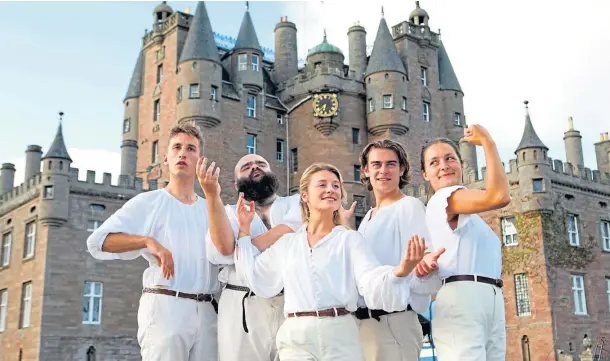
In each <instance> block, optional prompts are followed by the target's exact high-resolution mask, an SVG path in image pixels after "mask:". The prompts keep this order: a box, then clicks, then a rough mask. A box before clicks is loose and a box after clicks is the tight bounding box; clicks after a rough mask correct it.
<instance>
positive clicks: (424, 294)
mask: <svg viewBox="0 0 610 361" xmlns="http://www.w3.org/2000/svg"><path fill="white" fill-rule="evenodd" d="M372 212H373V209H370V210H369V211H368V212H367V214H366V216H365V217H364V219H363V220H362V222H361V223H360V226H359V227H358V232H360V233H362V234H363V235H364V238H365V240H366V242H367V244H368V246H369V248H370V249H371V250H372V251H373V253H374V254H375V257H377V259H378V260H379V262H380V263H381V264H383V265H390V266H398V265H399V264H400V261H401V259H402V257H403V256H404V254H405V251H406V247H407V245H408V241H409V239H410V238H411V237H413V236H414V235H418V236H419V237H420V238H421V237H424V239H425V241H426V246H428V251H430V252H432V251H433V245H432V242H431V240H430V235H429V232H428V228H427V227H426V207H425V206H424V204H423V203H422V202H421V201H420V200H419V199H417V198H414V197H410V196H405V197H403V198H402V199H400V200H398V201H396V202H394V203H392V204H390V205H389V206H386V207H382V208H380V209H379V210H378V211H377V213H376V214H375V217H373V218H371V214H372ZM441 257H443V256H441ZM440 288H441V280H440V277H439V274H438V272H433V273H432V274H430V275H428V276H426V277H416V276H415V274H413V277H412V278H411V298H410V300H409V303H410V304H411V307H412V308H413V310H414V311H415V312H417V313H425V312H426V311H427V309H428V306H429V305H430V301H431V295H432V294H433V293H436V292H437V291H438V290H439V289H440ZM358 306H359V307H366V306H365V302H364V299H363V298H362V297H361V298H360V301H359V302H358ZM369 308H370V307H369Z"/></svg>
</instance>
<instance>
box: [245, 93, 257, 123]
mask: <svg viewBox="0 0 610 361" xmlns="http://www.w3.org/2000/svg"><path fill="white" fill-rule="evenodd" d="M247 111H248V116H249V117H252V118H255V117H256V97H255V96H254V95H248V107H247Z"/></svg>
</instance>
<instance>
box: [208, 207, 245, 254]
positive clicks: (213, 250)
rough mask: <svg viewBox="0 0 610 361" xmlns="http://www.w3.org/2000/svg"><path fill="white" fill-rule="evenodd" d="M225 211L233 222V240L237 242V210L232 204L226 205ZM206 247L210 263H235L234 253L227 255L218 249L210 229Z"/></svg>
mask: <svg viewBox="0 0 610 361" xmlns="http://www.w3.org/2000/svg"><path fill="white" fill-rule="evenodd" d="M225 212H226V213H227V217H228V218H229V222H231V228H232V229H233V241H234V242H235V241H236V240H237V235H238V233H239V224H238V223H237V219H236V218H235V212H234V210H233V208H232V207H231V206H230V205H226V206H225ZM205 248H206V254H207V256H208V261H210V263H212V264H215V265H230V264H233V263H234V261H233V254H230V255H227V256H225V255H223V254H221V253H220V252H219V251H218V248H216V246H215V245H214V242H213V241H212V236H211V235H210V230H209V229H208V233H207V235H206V237H205Z"/></svg>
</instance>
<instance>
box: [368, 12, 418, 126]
mask: <svg viewBox="0 0 610 361" xmlns="http://www.w3.org/2000/svg"><path fill="white" fill-rule="evenodd" d="M406 74H407V72H406V71H405V67H404V65H403V63H402V61H401V60H400V56H399V55H398V51H397V50H396V46H395V45H394V39H392V35H391V34H390V30H389V29H388V25H387V23H386V21H385V19H384V18H383V17H382V18H381V21H380V22H379V28H378V29H377V36H376V37H375V43H374V45H373V51H372V53H371V57H370V59H369V63H368V65H367V68H366V76H365V78H364V80H365V83H366V98H367V99H366V100H367V101H366V112H367V125H368V130H369V132H370V133H371V134H372V135H373V136H380V135H383V134H384V133H386V132H387V131H390V132H391V133H394V134H396V135H403V134H405V133H406V132H407V131H408V130H409V117H408V113H407V83H406Z"/></svg>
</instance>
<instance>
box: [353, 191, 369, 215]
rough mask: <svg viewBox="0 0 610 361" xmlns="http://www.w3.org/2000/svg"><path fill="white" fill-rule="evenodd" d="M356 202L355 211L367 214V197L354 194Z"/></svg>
mask: <svg viewBox="0 0 610 361" xmlns="http://www.w3.org/2000/svg"><path fill="white" fill-rule="evenodd" d="M354 202H356V208H355V209H354V213H357V214H366V197H365V196H358V195H354Z"/></svg>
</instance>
